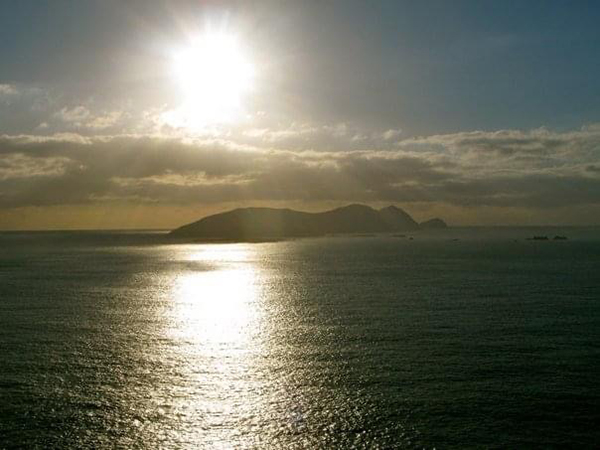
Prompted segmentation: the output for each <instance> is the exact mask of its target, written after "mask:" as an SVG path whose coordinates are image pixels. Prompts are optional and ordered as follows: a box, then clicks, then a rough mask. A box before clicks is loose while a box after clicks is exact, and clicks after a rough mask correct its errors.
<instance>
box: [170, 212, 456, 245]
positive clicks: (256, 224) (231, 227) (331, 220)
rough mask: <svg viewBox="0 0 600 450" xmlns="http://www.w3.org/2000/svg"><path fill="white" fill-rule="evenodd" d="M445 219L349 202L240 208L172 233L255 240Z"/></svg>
mask: <svg viewBox="0 0 600 450" xmlns="http://www.w3.org/2000/svg"><path fill="white" fill-rule="evenodd" d="M446 226H447V225H446V223H445V222H444V221H443V220H441V219H431V220H428V221H426V222H423V223H421V224H419V223H417V222H416V221H415V220H414V219H413V218H412V217H411V216H410V215H409V214H408V213H407V212H405V211H404V210H402V209H400V208H398V207H396V206H388V207H386V208H382V209H379V210H376V209H373V208H371V207H370V206H366V205H348V206H344V207H342V208H337V209H333V210H331V211H324V212H320V213H308V212H301V211H294V210H291V209H275V208H240V209H234V210H232V211H228V212H224V213H221V214H215V215H212V216H208V217H204V218H203V219H200V220H198V221H197V222H193V223H190V224H188V225H184V226H182V227H180V228H177V229H175V230H173V231H171V233H170V234H171V236H174V237H182V238H193V239H201V240H227V241H251V240H266V239H284V238H291V237H310V236H325V235H333V234H356V233H386V232H398V231H416V230H420V229H432V228H446Z"/></svg>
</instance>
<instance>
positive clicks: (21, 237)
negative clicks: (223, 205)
mask: <svg viewBox="0 0 600 450" xmlns="http://www.w3.org/2000/svg"><path fill="white" fill-rule="evenodd" d="M554 233H555V230H550V231H548V230H527V229H510V230H490V229H487V230H486V229H480V230H467V229H463V230H460V229H458V230H450V231H446V232H431V233H421V234H415V235H414V239H413V240H409V239H408V238H400V237H361V238H329V239H325V238H323V239H306V240H297V241H290V242H278V243H263V244H213V245H202V244H169V243H168V240H167V238H166V237H165V236H164V235H161V234H153V233H91V232H89V233H22V234H15V233H4V234H0V448H23V447H25V448H118V447H122V448H141V449H145V448H148V449H149V448H152V449H154V448H211V449H212V448H217V449H218V448H352V447H355V448H405V447H406V448H433V447H436V448H439V449H443V448H469V447H476V448H531V447H546V448H547V447H578V448H579V447H587V448H591V447H594V446H598V445H599V444H600V432H599V431H598V428H597V426H598V423H600V388H599V385H598V370H599V369H600V340H599V337H600V336H599V335H600V230H598V229H587V230H585V229H572V230H556V234H567V235H569V236H570V238H571V239H570V240H568V241H557V242H553V241H550V242H537V241H526V240H525V238H526V237H529V236H531V235H534V234H550V235H553V234H554ZM455 239H460V240H458V241H457V240H455Z"/></svg>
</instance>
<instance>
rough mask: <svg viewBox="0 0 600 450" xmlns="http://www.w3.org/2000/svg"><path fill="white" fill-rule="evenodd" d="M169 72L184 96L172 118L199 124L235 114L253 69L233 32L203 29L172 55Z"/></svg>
mask: <svg viewBox="0 0 600 450" xmlns="http://www.w3.org/2000/svg"><path fill="white" fill-rule="evenodd" d="M173 73H174V76H175V78H176V80H177V83H178V85H179V87H180V89H181V91H182V94H183V96H184V102H183V104H182V106H181V108H180V109H179V110H178V112H177V116H176V117H173V118H172V119H174V120H173V121H174V122H177V125H178V126H184V127H188V128H201V127H202V126H205V125H208V124H214V123H221V122H230V121H232V120H234V119H235V118H236V117H237V116H239V114H240V113H241V112H242V100H243V97H244V95H245V94H246V93H247V92H248V91H249V89H250V87H251V84H252V78H253V75H254V69H253V66H252V64H251V63H250V60H249V59H248V58H247V56H246V53H245V52H244V50H243V48H242V46H241V45H240V43H239V41H238V40H237V38H236V37H235V36H234V35H232V34H227V33H224V32H207V33H205V34H204V35H201V36H199V37H198V38H197V39H195V40H194V41H193V42H192V43H191V45H190V46H189V47H188V48H185V49H183V50H181V51H180V52H178V53H177V54H176V55H175V58H174V64H173Z"/></svg>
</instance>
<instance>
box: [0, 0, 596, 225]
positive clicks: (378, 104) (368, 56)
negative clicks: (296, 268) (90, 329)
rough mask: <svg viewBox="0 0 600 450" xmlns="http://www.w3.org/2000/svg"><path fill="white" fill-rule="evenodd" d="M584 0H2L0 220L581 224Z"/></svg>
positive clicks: (589, 34) (586, 151) (590, 162)
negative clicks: (394, 210)
mask: <svg viewBox="0 0 600 450" xmlns="http://www.w3.org/2000/svg"><path fill="white" fill-rule="evenodd" d="M598 23H600V3H598V2H596V1H589V2H587V1H558V0H555V1H553V0H545V1H533V0H532V1H528V2H523V1H508V0H507V1H502V2H499V1H486V0H473V1H452V2H448V1H419V2H414V1H374V2H364V1H351V0H343V1H327V0H323V1H316V0H314V1H287V2H286V1H264V2H249V1H237V2H235V1H199V0H196V1H191V0H190V1H148V0H143V1H142V0H139V1H137V0H127V1H117V0H103V1H100V0H98V1H92V0H87V1H74V0H71V1H66V0H52V1H44V0H35V1H34V0H2V1H0V229H5V230H10V229H77V228H87V229H90V228H91V229H100V228H172V227H176V226H179V225H182V224H184V223H187V222H190V221H193V220H197V219H198V218H200V217H202V216H204V215H207V214H212V213H216V212H220V211H224V210H228V209H232V208H235V207H242V206H272V207H292V208H295V209H300V210H307V211H319V210H324V209H329V208H333V207H337V206H342V205H345V204H349V203H365V204H369V205H372V206H374V207H381V206H387V205H389V204H395V205H397V206H400V207H402V208H404V209H405V210H406V211H408V212H409V213H410V214H411V215H413V216H414V217H415V219H417V220H426V219H429V218H431V217H434V216H438V217H442V218H444V219H445V220H446V221H447V222H448V223H450V224H451V225H538V224H541V225H545V224H556V225H600V57H599V56H600V55H599V48H600V27H598V26H597V24H598Z"/></svg>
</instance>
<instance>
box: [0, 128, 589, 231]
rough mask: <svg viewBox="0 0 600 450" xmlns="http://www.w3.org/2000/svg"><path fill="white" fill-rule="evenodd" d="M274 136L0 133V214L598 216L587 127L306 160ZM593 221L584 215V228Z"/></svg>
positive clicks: (316, 154) (425, 141) (402, 143)
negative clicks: (294, 211) (497, 212)
mask: <svg viewBox="0 0 600 450" xmlns="http://www.w3.org/2000/svg"><path fill="white" fill-rule="evenodd" d="M320 132H321V133H322V130H321V131H320ZM263 134H264V135H265V136H267V134H266V133H263ZM338 134H339V133H338ZM278 136H280V138H279V139H278V140H277V141H276V142H273V139H272V138H268V139H267V138H264V139H263V140H260V139H254V140H252V141H251V142H250V141H248V140H247V139H246V140H244V139H243V138H241V137H239V138H231V137H229V138H228V139H217V138H212V139H196V140H192V139H181V138H172V137H171V138H169V137H161V136H155V137H149V136H133V135H116V136H102V137H84V136H81V135H77V134H69V135H54V136H51V137H40V136H29V135H24V136H7V135H5V136H2V137H0V208H1V209H2V210H4V211H7V210H10V209H14V208H22V207H48V206H55V205H94V204H99V203H103V204H106V203H110V202H118V203H123V202H135V203H136V204H147V205H157V204H159V205H182V206H186V205H198V204H212V205H214V204H219V203H227V202H236V203H240V202H243V203H245V204H252V203H253V202H295V204H298V202H313V203H314V202H331V201H339V202H367V203H369V202H370V203H373V202H388V203H399V204H402V205H410V204H411V203H415V204H417V203H418V204H420V205H423V204H431V205H438V206H439V205H446V206H449V207H496V208H498V207H499V208H509V207H510V208H514V207H517V208H531V209H538V210H540V209H548V208H560V207H586V206H589V207H591V208H592V209H590V211H592V210H593V211H596V212H595V214H598V208H597V206H598V205H599V204H600V158H599V156H598V155H599V154H600V153H599V151H600V128H599V127H595V126H590V127H586V128H583V129H581V130H578V131H572V132H563V133H558V132H552V131H548V130H546V129H537V130H531V131H514V130H506V131H498V132H471V133H456V134H449V135H438V136H429V137H424V138H411V139H404V140H399V141H395V142H394V143H393V145H391V144H390V143H389V142H387V141H386V142H385V145H383V144H384V142H383V140H382V145H381V146H378V143H377V142H376V141H375V140H373V139H372V140H370V141H369V142H368V143H367V145H368V146H372V147H373V148H372V149H364V148H363V149H361V150H351V151H349V150H345V149H344V142H343V141H341V140H338V143H337V145H339V147H340V150H339V151H336V150H330V151H314V150H310V148H309V146H307V148H305V149H302V148H298V146H297V145H289V146H288V145H287V144H286V139H288V138H289V139H291V140H292V141H293V142H296V141H297V135H295V134H294V132H293V131H290V132H289V133H287V134H286V133H280V134H279V135H278ZM338 137H339V136H338ZM347 139H348V142H347V144H348V146H347V147H346V148H355V146H353V145H352V144H353V142H355V141H356V137H355V136H348V137H347ZM382 139H383V138H382ZM315 146H316V147H318V145H315ZM274 147H275V148H274ZM286 148H294V150H293V151H292V150H286ZM378 148H383V150H379V149H378ZM590 214H594V213H593V212H590ZM598 222H600V217H593V216H591V217H590V220H589V221H588V223H598Z"/></svg>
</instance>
